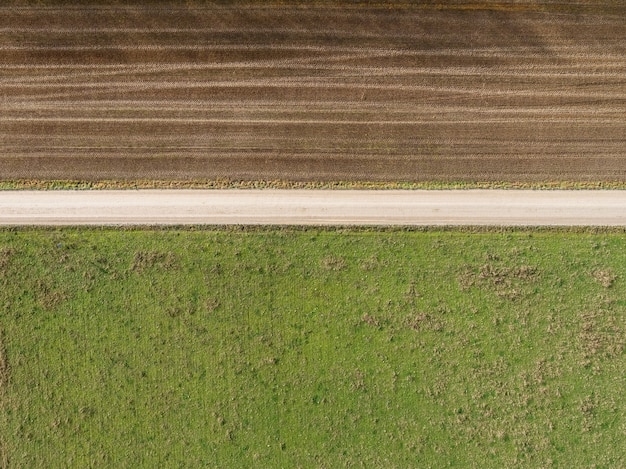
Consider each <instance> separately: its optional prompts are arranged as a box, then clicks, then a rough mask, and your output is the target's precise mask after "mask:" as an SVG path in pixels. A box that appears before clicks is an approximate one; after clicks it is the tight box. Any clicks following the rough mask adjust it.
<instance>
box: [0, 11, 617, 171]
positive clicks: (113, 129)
mask: <svg viewBox="0 0 626 469" xmlns="http://www.w3.org/2000/svg"><path fill="white" fill-rule="evenodd" d="M17 3H20V2H17ZM32 3H33V4H35V3H37V2H34V1H33V2H32ZM48 3H54V2H48ZM76 3H77V5H74V6H57V7H41V6H30V7H29V6H16V7H7V6H6V5H5V6H3V7H0V116H1V118H0V179H16V178H43V179H87V180H97V179H152V178H154V179H179V180H189V179H203V178H227V179H235V180H240V179H243V180H273V179H284V180H292V181H328V180H335V181H336V180H366V181H429V180H438V181H451V180H453V181H463V180H464V181H554V180H571V181H587V180H592V181H601V180H605V181H606V180H619V181H624V180H626V153H625V151H626V150H625V149H626V120H625V119H624V116H625V115H626V30H625V27H624V24H625V18H626V4H625V3H624V2H620V1H615V0H593V1H592V0H581V1H577V2H557V1H551V0H536V1H531V0H528V1H526V0H516V1H511V2H495V1H488V0H485V1H480V2H479V1H445V2H444V1H441V2H437V1H422V2H395V3H394V2H384V1H381V2H369V4H370V6H368V5H359V6H350V3H351V2H346V1H344V2H331V1H325V2H318V5H317V6H311V4H310V2H308V3H309V5H308V6H306V7H304V6H302V5H303V4H305V3H306V2H302V3H301V4H300V6H298V5H295V6H294V5H289V2H287V4H282V5H281V4H278V3H277V2H272V1H268V2H256V3H255V2H252V4H248V5H245V6H241V5H243V2H239V3H236V2H235V3H230V2H224V1H222V2H218V3H217V4H211V3H210V2H193V1H191V2H187V3H186V4H185V2H182V1H181V2H178V3H176V4H174V3H172V4H168V3H166V2H157V3H156V4H153V3H152V2H148V1H145V2H143V3H142V2H140V1H137V2H134V3H135V5H134V6H122V5H119V4H120V3H124V2H118V6H91V7H85V6H80V3H79V2H76ZM129 3H131V4H132V3H133V2H129ZM283 3H285V2H283ZM320 3H322V4H323V5H322V6H320V5H319V4H320ZM374 3H376V5H377V6H371V5H373V4H374ZM411 3H412V4H413V5H411ZM44 4H45V2H44ZM211 5H212V6H211ZM237 5H239V6H237Z"/></svg>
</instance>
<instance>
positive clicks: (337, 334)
mask: <svg viewBox="0 0 626 469" xmlns="http://www.w3.org/2000/svg"><path fill="white" fill-rule="evenodd" d="M625 243H626V234H624V233H623V232H622V233H620V232H609V233H604V234H594V233H592V232H577V233H574V232H568V231H564V230H559V231H549V230H544V231H538V232H530V231H524V230H517V231H515V230H509V231H503V232H500V233H498V232H495V233H480V232H477V233H467V232H460V231H454V230H450V231H440V230H431V231H428V230H426V231H403V230H390V231H366V230H321V229H284V230H278V229H276V230H274V229H251V230H240V229H237V228H234V229H228V230H226V229H225V230H216V229H206V230H197V231H194V230H177V229H170V230H148V229H144V230H123V231H116V230H112V229H111V230H109V229H59V230H56V229H55V230H30V229H21V230H3V231H0V282H1V288H0V308H1V313H0V445H1V448H0V451H1V452H0V466H2V465H6V464H7V463H8V465H9V467H16V468H18V467H29V468H37V467H45V468H56V467H116V468H117V467H346V466H360V467H442V466H457V467H481V468H482V467H498V468H500V467H515V466H526V467H552V466H554V467H567V466H571V467H591V466H594V465H595V466H596V467H624V466H626V451H625V449H626V448H625V446H624V441H625V439H626V438H625V437H626V402H625V401H624V399H623V396H624V389H625V388H626V356H625V353H624V345H625V340H626V339H625V337H626V336H625V333H626V289H625V288H624V281H625V279H626V250H625V249H624V246H625Z"/></svg>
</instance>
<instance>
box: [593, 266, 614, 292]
mask: <svg viewBox="0 0 626 469" xmlns="http://www.w3.org/2000/svg"><path fill="white" fill-rule="evenodd" d="M591 275H592V276H593V278H594V279H596V280H597V281H598V282H600V285H602V286H603V287H604V288H610V287H611V286H612V285H613V282H615V280H616V279H617V275H615V273H614V272H613V271H612V270H611V269H596V270H594V271H593V272H592V273H591Z"/></svg>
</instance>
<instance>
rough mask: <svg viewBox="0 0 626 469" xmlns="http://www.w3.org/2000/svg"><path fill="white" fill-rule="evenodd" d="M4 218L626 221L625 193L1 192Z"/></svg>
mask: <svg viewBox="0 0 626 469" xmlns="http://www.w3.org/2000/svg"><path fill="white" fill-rule="evenodd" d="M0 224H2V225H15V224H22V225H31V224H33V225H51V224H56V225H78V224H96V225H108V224H115V225H117V224H121V225H123V224H166V225H167V224H242V225H246V224H275V225H285V224H286V225H290V224H297V225H301V224H302V225H622V226H626V191H521V190H520V191H517V190H508V191H507V190H468V191H356V190H355V191H352V190H346V191H329V190H314V191H311V190H309V191H307V190H282V191H281V190H214V191H207V190H196V191H194V190H142V191H132V190H129V191H0Z"/></svg>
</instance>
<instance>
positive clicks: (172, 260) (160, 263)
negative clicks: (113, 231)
mask: <svg viewBox="0 0 626 469" xmlns="http://www.w3.org/2000/svg"><path fill="white" fill-rule="evenodd" d="M177 265H178V259H177V258H176V255H175V254H174V253H172V252H159V251H137V252H136V253H135V257H134V258H133V263H132V265H131V267H130V270H132V271H133V272H138V273H139V272H143V271H144V270H147V269H151V268H153V267H159V268H162V269H165V270H170V269H172V268H175V267H176V266H177Z"/></svg>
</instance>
